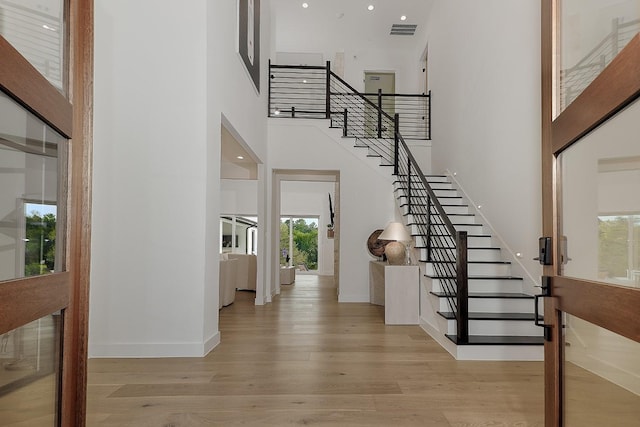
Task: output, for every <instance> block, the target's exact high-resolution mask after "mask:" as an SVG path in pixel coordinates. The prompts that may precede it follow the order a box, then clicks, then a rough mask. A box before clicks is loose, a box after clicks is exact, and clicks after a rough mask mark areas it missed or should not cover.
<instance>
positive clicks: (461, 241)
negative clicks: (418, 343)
mask: <svg viewBox="0 0 640 427" xmlns="http://www.w3.org/2000/svg"><path fill="white" fill-rule="evenodd" d="M455 238H456V287H457V289H456V302H457V305H458V312H457V313H456V335H458V344H467V343H468V342H469V274H468V269H467V232H466V231H457V232H456V236H455Z"/></svg>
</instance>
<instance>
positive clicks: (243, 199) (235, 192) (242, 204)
mask: <svg viewBox="0 0 640 427" xmlns="http://www.w3.org/2000/svg"><path fill="white" fill-rule="evenodd" d="M220 213H222V214H229V215H231V214H233V215H246V216H256V215H257V213H258V181H252V180H248V179H221V180H220Z"/></svg>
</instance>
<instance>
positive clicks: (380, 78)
mask: <svg viewBox="0 0 640 427" xmlns="http://www.w3.org/2000/svg"><path fill="white" fill-rule="evenodd" d="M395 92H396V74H395V72H392V71H391V72H389V71H385V72H378V71H365V72H364V93H365V96H366V97H367V98H368V99H369V101H371V102H372V103H373V104H375V105H378V104H380V106H381V107H382V110H383V111H384V112H386V113H387V114H389V115H390V116H391V117H393V115H394V114H395V112H396V100H395V97H394V96H382V97H380V99H378V93H381V94H386V95H390V94H395ZM378 125H379V121H378V113H377V111H376V109H375V108H374V107H373V106H372V105H370V104H368V103H367V105H365V128H366V129H367V132H368V133H369V134H370V135H371V136H375V134H376V133H378ZM384 131H385V129H382V132H384Z"/></svg>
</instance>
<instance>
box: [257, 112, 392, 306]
mask: <svg viewBox="0 0 640 427" xmlns="http://www.w3.org/2000/svg"><path fill="white" fill-rule="evenodd" d="M327 126H328V124H327V122H326V121H314V120H308V121H304V120H302V121H301V120H278V119H271V120H270V122H269V159H270V167H271V168H273V169H281V170H282V169H284V170H286V169H295V170H312V171H323V170H331V171H339V174H340V196H339V197H340V219H339V221H340V226H339V227H340V245H341V246H340V272H339V276H340V277H339V282H340V295H339V301H341V302H368V301H369V261H370V260H371V259H372V258H371V257H370V256H369V253H368V251H367V247H366V241H367V238H368V237H369V235H370V234H371V233H372V232H373V231H374V230H376V229H378V228H384V227H385V226H386V224H387V223H388V222H389V221H391V220H392V219H393V218H394V206H395V205H394V198H393V187H392V185H391V175H390V173H391V171H389V170H388V168H380V170H376V169H373V168H372V167H371V166H369V165H368V164H367V163H365V162H364V161H363V159H364V155H365V154H364V152H363V153H362V157H358V156H356V155H354V154H353V153H352V152H351V151H349V150H348V149H347V148H346V147H344V146H341V145H339V144H338V143H337V142H336V141H335V140H334V139H332V138H331V137H330V136H328V134H327V132H329V130H328V129H327ZM338 134H339V132H338ZM337 139H338V140H340V137H339V135H338V137H337ZM349 142H350V141H349ZM349 142H347V143H349ZM343 143H344V142H343ZM385 174H388V175H385ZM274 202H276V201H274Z"/></svg>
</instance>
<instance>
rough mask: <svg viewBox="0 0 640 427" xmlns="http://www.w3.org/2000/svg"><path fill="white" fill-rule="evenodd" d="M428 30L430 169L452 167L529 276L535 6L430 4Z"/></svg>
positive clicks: (536, 118) (533, 242)
mask: <svg viewBox="0 0 640 427" xmlns="http://www.w3.org/2000/svg"><path fill="white" fill-rule="evenodd" d="M427 28H428V35H427V38H428V44H429V81H430V83H429V84H430V88H431V90H432V94H433V102H432V107H433V111H432V123H433V134H432V137H433V141H432V144H433V148H432V150H433V151H432V155H433V172H434V173H444V172H446V171H450V172H452V173H454V172H455V173H457V179H458V181H459V182H460V183H461V185H462V187H463V188H464V190H466V192H467V194H468V195H469V196H470V197H471V198H472V199H473V200H474V201H475V202H476V203H477V204H480V205H482V212H483V213H484V215H485V216H486V217H487V218H488V219H489V221H490V222H491V224H492V225H493V226H494V227H495V228H496V230H497V232H498V233H499V234H500V235H501V236H502V237H503V239H504V240H505V242H506V243H507V244H508V246H509V247H510V248H511V249H512V251H513V252H521V253H522V254H523V260H522V261H523V263H524V266H525V267H526V268H527V270H528V271H529V273H530V274H531V275H532V276H533V277H537V276H539V274H540V268H539V266H538V265H537V263H536V262H534V261H532V258H534V257H535V256H537V253H536V252H537V240H538V237H539V236H540V233H541V231H540V230H541V222H542V220H541V177H540V176H541V173H540V157H541V155H540V150H541V148H540V147H541V143H540V140H541V133H540V123H541V121H540V120H541V119H540V2H539V1H537V0H522V1H518V2H514V1H509V0H485V1H482V2H473V1H462V0H451V1H438V2H436V3H435V4H434V6H433V9H432V12H431V16H430V19H429V23H428V25H427Z"/></svg>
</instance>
